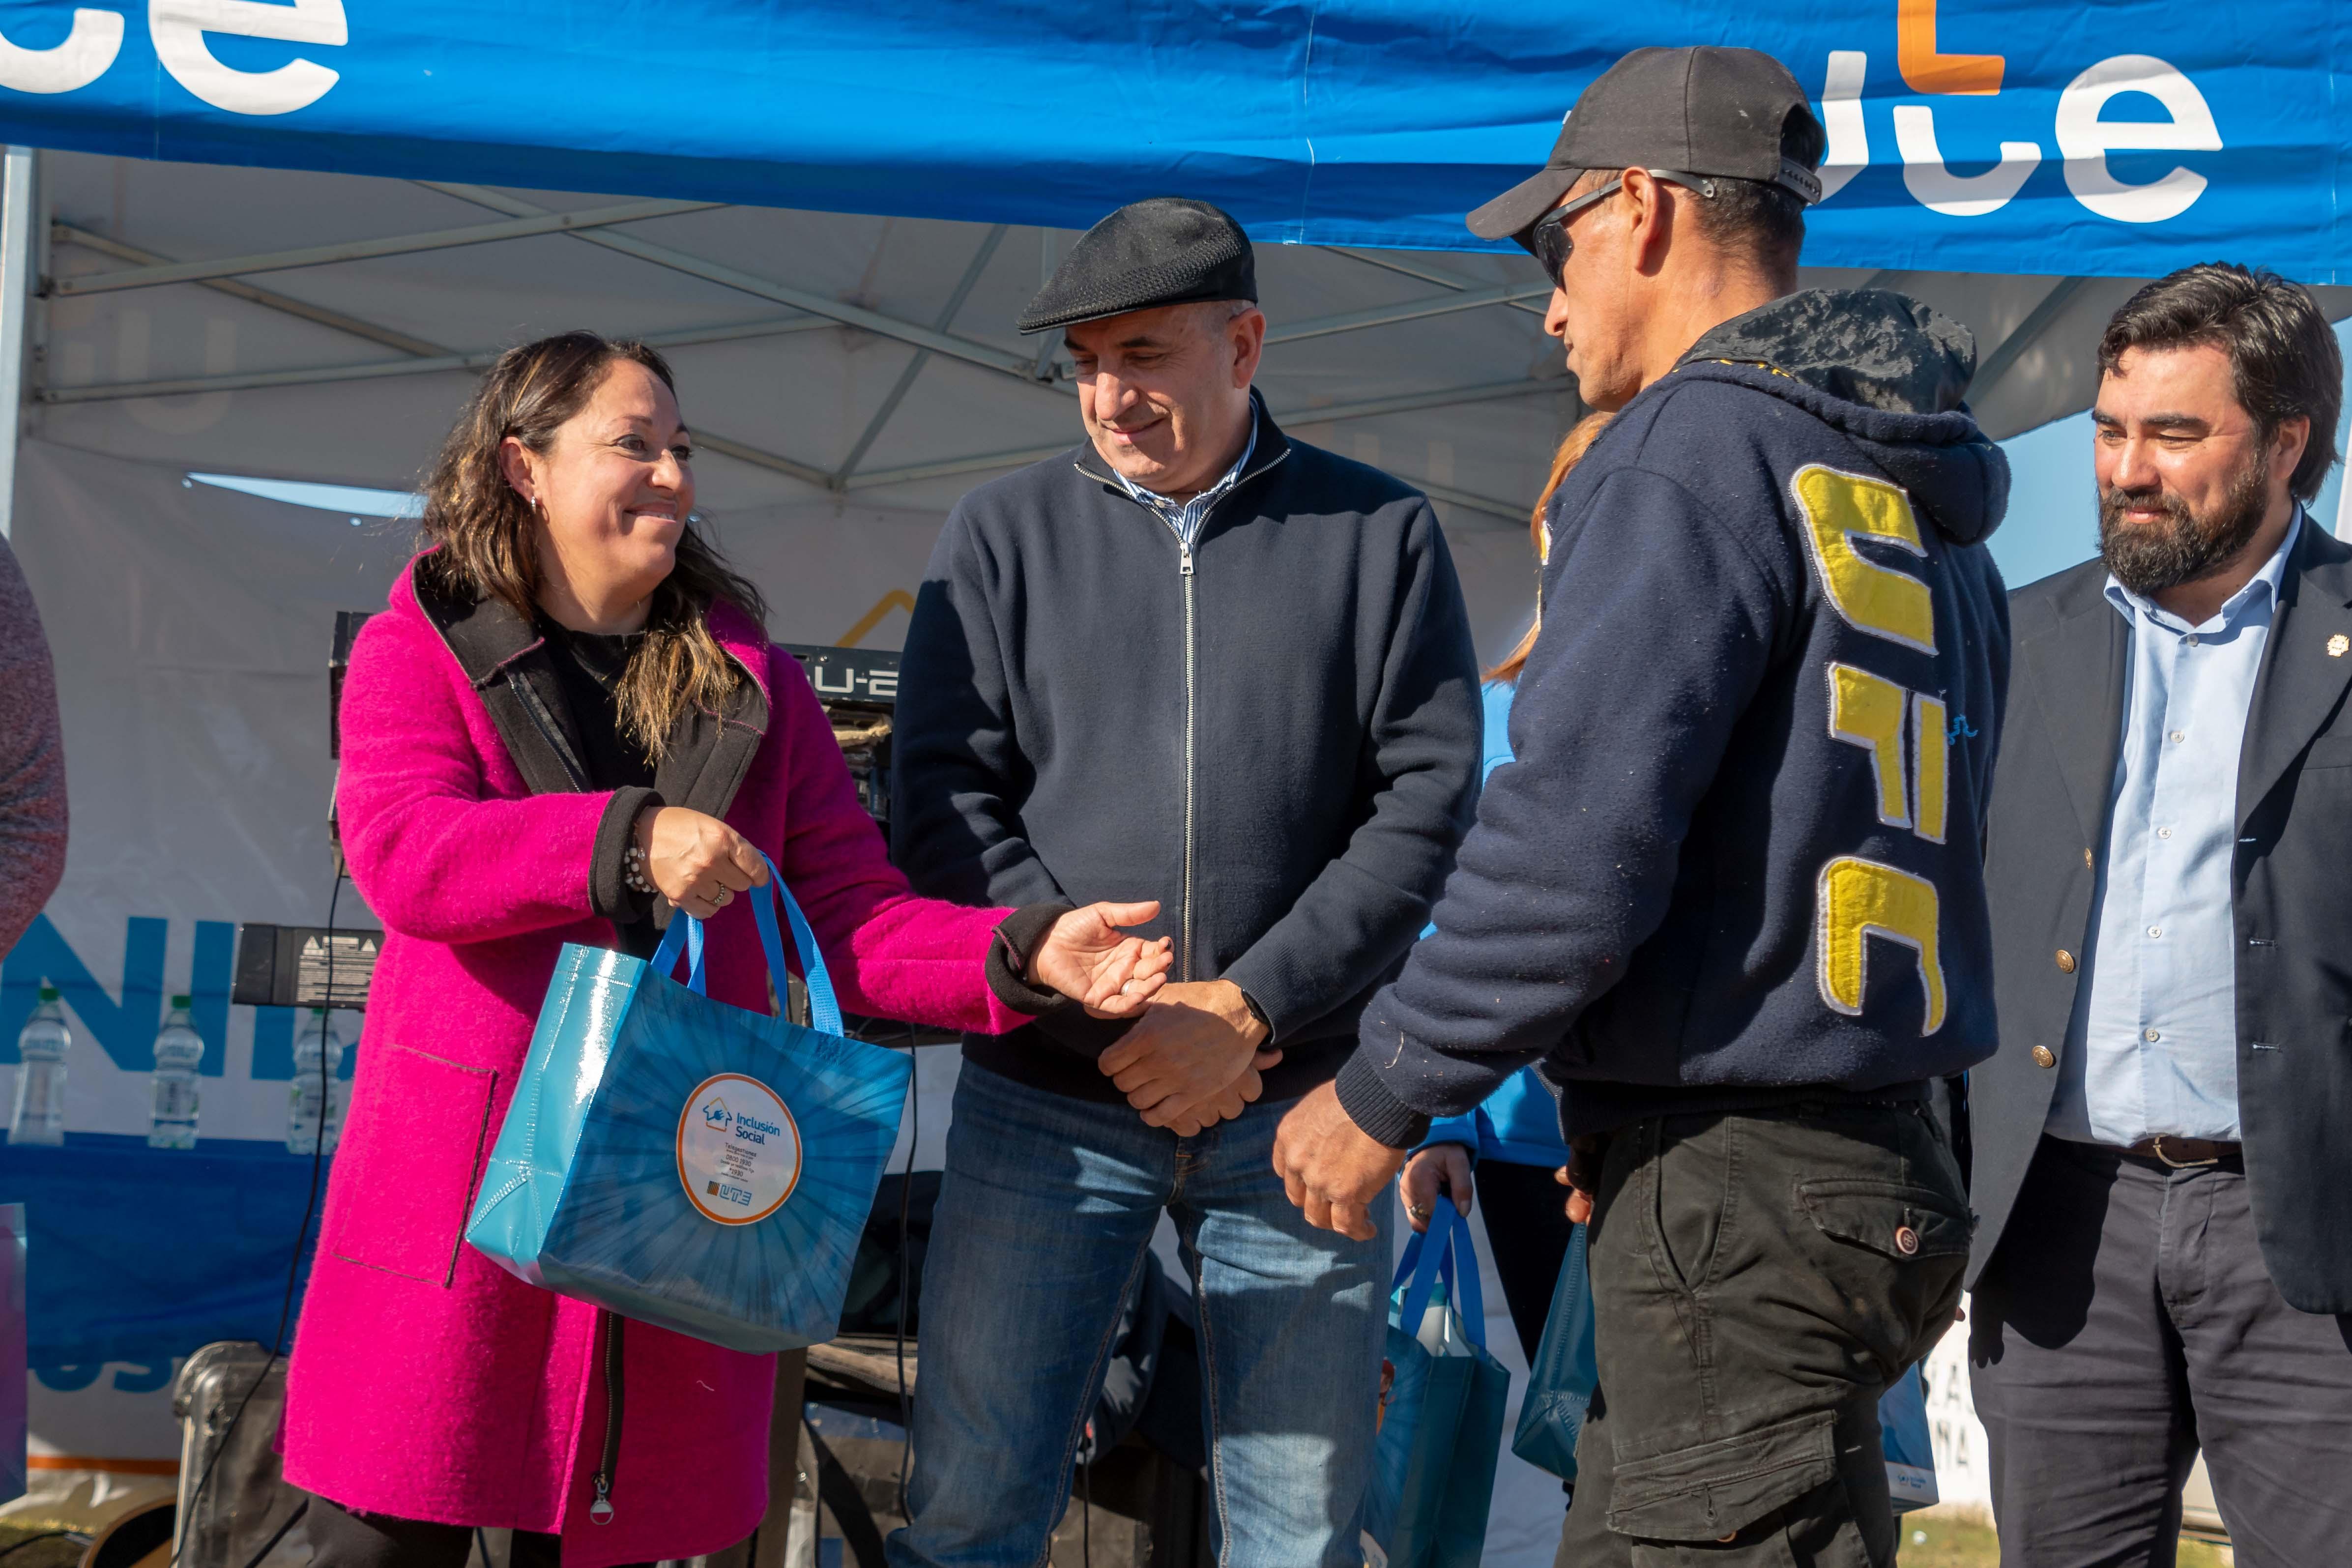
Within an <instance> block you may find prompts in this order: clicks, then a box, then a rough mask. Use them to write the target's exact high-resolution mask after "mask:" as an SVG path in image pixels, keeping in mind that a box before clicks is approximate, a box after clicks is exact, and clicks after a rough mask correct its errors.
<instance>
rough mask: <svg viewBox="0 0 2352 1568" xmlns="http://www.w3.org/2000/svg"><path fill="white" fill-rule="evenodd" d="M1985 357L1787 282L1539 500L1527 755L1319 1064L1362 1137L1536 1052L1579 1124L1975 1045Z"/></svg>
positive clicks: (1985, 927)
mask: <svg viewBox="0 0 2352 1568" xmlns="http://www.w3.org/2000/svg"><path fill="white" fill-rule="evenodd" d="M1974 361H1975V347H1974V342H1973V340H1971V339H1970V338H1969V334H1968V331H1967V329H1965V328H1963V327H1960V326H1958V325H1957V324H1956V323H1953V322H1949V321H1945V320H1943V319H1942V318H1940V317H1937V316H1936V315H1935V314H1934V313H1933V312H1932V311H1930V310H1927V308H1926V307H1925V306H1922V305H1918V304H1916V303H1914V302H1913V301H1911V300H1906V299H1904V298H1902V297H1901V296H1899V295H1894V294H1887V293H1883V292H1876V291H1873V292H1864V293H1855V292H1843V291H1841V292H1835V293H1830V292H1821V291H1811V292H1806V293H1800V294H1795V295H1790V296H1789V297H1787V298H1784V299H1781V300H1775V301H1774V302H1772V303H1771V304H1769V305H1766V306H1763V307H1761V308H1760V309H1759V310H1754V311H1750V312H1748V314H1747V315H1745V316H1741V317H1738V318H1735V319H1734V320H1732V321H1728V322H1726V323H1725V324H1724V325H1723V326H1721V327H1718V328H1717V329H1716V330H1715V331H1712V332H1710V333H1708V334H1707V335H1706V337H1704V338H1702V339H1701V340H1700V342H1699V343H1698V344H1696V346H1695V347H1694V348H1693V349H1692V351H1691V352H1690V353H1689V354H1687V355H1686V356H1685V359H1684V360H1683V362H1682V363H1680V364H1679V365H1677V366H1676V368H1675V370H1674V371H1673V372H1672V373H1671V374H1667V375H1665V376H1664V377H1662V378H1660V380H1659V381H1658V382H1656V383H1655V384H1653V385H1651V386H1650V387H1648V388H1646V389H1644V390H1643V392H1642V394H1641V395H1639V396H1637V397H1635V398H1634V399H1633V401H1632V402H1631V403H1630V404H1628V405H1626V406H1625V408H1624V409H1623V410H1622V412H1621V413H1620V414H1619V415H1618V416H1617V418H1616V420H1615V421H1614V422H1613V423H1612V425H1611V426H1610V427H1609V428H1608V429H1607V430H1606V431H1604V432H1603V433H1602V435H1601V437H1600V439H1599V440H1598V441H1597V442H1596V443H1595V444H1594V445H1593V447H1592V448H1591V451H1590V452H1589V453H1588V454H1587V455H1586V456H1585V458H1584V459H1583V461H1582V463H1581V464H1580V465H1579V466H1578V468H1576V470H1575V471H1574V472H1573V473H1572V474H1571V475H1570V478H1569V479H1568V481H1567V483H1566V484H1564V485H1563V486H1562V487H1561V489H1560V491H1559V495H1558V496H1557V498H1556V500H1555V509H1554V511H1553V513H1552V527H1553V530H1554V532H1553V544H1552V550H1551V553H1550V560H1549V564H1548V565H1547V566H1546V568H1545V571H1544V579H1543V581H1544V608H1543V629H1542V633H1541V635H1540V636H1539V637H1538V639H1537V641H1536V646H1535V649H1534V652H1533V653H1532V654H1531V655H1530V657H1529V658H1528V662H1527V668H1526V671H1525V673H1524V675H1523V676H1522V677H1521V679H1520V681H1519V688H1518V693H1517V700H1515V701H1514V702H1513V704H1512V707H1511V719H1510V736H1511V748H1512V751H1513V752H1514V754H1515V756H1516V757H1517V761H1515V762H1512V763H1506V764H1504V765H1503V766H1501V767H1499V768H1497V769H1496V771H1495V772H1494V773H1493V774H1492V775H1490V777H1489V778H1488V779H1487V781H1486V793H1485V795H1484V797H1483V799H1482V801H1481V804H1480V805H1479V808H1478V818H1477V825H1476V826H1475V828H1474V829H1473V830H1472V831H1471V833H1470V836H1469V837H1468V838H1467V839H1466V840H1465V843H1464V845H1463V848H1462V853H1461V864H1460V867H1459V868H1458V869H1457V870H1456V871H1455V872H1454V876H1453V878H1452V879H1451V880H1449V881H1448V882H1447V884H1446V888H1445V893H1444V898H1443V899H1442V900H1440V902H1439V904H1438V906H1437V910H1436V916H1435V922H1436V931H1435V932H1434V933H1433V935H1431V936H1430V937H1428V938H1427V939H1426V940H1424V941H1423V942H1421V943H1420V944H1419V945H1418V946H1417V947H1416V948H1415V949H1414V950H1413V953H1412V960H1411V962H1410V963H1408V964H1407V965H1406V967H1405V969H1404V972H1403V973H1402V976H1401V977H1400V978H1399V979H1398V980H1397V982H1396V983H1395V984H1393V985H1391V986H1390V987H1388V988H1387V989H1386V990H1384V991H1382V992H1381V994H1380V995H1379V996H1378V997H1376V998H1375V999H1374V1000H1373V1002H1372V1004H1371V1005H1370V1007H1369V1008H1368V1009H1367V1010H1366V1012H1365V1015H1364V1020H1363V1026H1362V1031H1361V1043H1360V1047H1359V1048H1358V1051H1357V1053H1356V1055H1355V1056H1354V1057H1353V1058H1351V1059H1350V1060H1349V1063H1348V1065H1347V1067H1346V1068H1345V1069H1344V1070H1343V1071H1342V1073H1341V1074H1340V1076H1339V1084H1338V1087H1339V1094H1340V1099H1341V1102H1342V1103H1343V1104H1344V1105H1345V1106H1346V1107H1347V1109H1348V1111H1349V1115H1350V1116H1351V1117H1352V1118H1353V1119H1354V1120H1355V1121H1356V1122H1357V1123H1358V1124H1359V1125H1360V1126H1361V1127H1362V1128H1363V1129H1364V1131H1367V1132H1369V1133H1370V1134H1371V1135H1372V1136H1373V1137H1375V1138H1378V1139H1380V1140H1381V1141H1382V1142H1386V1143H1389V1144H1391V1145H1394V1146H1397V1147H1403V1146H1406V1145H1409V1144H1411V1143H1412V1142H1414V1141H1416V1140H1417V1139H1418V1138H1419V1136H1420V1135H1421V1129H1422V1126H1423V1119H1424V1118H1426V1117H1429V1116H1433V1115H1449V1114H1455V1113H1459V1112H1461V1111H1464V1110H1468V1109H1470V1108H1471V1107H1472V1106H1474V1105H1476V1104H1477V1103H1478V1102H1479V1101H1480V1100H1484V1099H1485V1098H1486V1095H1487V1093H1488V1091H1489V1090H1491V1089H1493V1088H1494V1087H1495V1086H1496V1084H1498V1083H1500V1082H1501V1081H1502V1080H1503V1079H1506V1078H1507V1077H1508V1076H1509V1075H1510V1074H1511V1073H1512V1072H1514V1071H1515V1070H1517V1068H1520V1067H1522V1066H1524V1065H1526V1064H1527V1063H1529V1062H1538V1063H1540V1067H1539V1068H1538V1071H1539V1073H1540V1075H1541V1076H1542V1077H1543V1078H1544V1079H1545V1080H1546V1081H1547V1082H1548V1083H1549V1084H1550V1085H1551V1086H1552V1087H1553V1089H1555V1090H1556V1091H1557V1092H1558V1093H1559V1096H1560V1110H1561V1124H1562V1128H1563V1130H1564V1131H1566V1132H1567V1133H1568V1134H1569V1135H1570V1136H1571V1137H1573V1136H1576V1135H1579V1134H1581V1133H1587V1132H1595V1131H1606V1130H1609V1129H1611V1128H1614V1127H1618V1126H1622V1125H1623V1124H1625V1123H1627V1122H1629V1121H1634V1120H1636V1119H1638V1118H1641V1117H1643V1116H1649V1115H1657V1114H1664V1113H1668V1112H1673V1111H1701V1110H1733V1109H1739V1108H1743V1107H1754V1106H1758V1105H1762V1104H1769V1103H1775V1102H1786V1101H1789V1100H1802V1099H1804V1098H1806V1097H1807V1096H1808V1095H1809V1094H1811V1095H1815V1096H1818V1095H1820V1094H1822V1093H1823V1092H1824V1091H1827V1092H1829V1093H1831V1094H1833V1095H1834V1094H1839V1093H1844V1092H1864V1093H1866V1092H1868V1091H1873V1090H1889V1091H1893V1090H1897V1089H1900V1090H1903V1091H1911V1090H1913V1089H1914V1086H1918V1085H1922V1084H1923V1083H1924V1082H1925V1081H1926V1080H1929V1079H1935V1078H1939V1077H1945V1076H1948V1075H1950V1074H1954V1073H1958V1072H1959V1071H1960V1070H1962V1069H1963V1068H1967V1067H1968V1066H1969V1064H1971V1063H1973V1062H1978V1061H1981V1060H1983V1059H1984V1058H1986V1057H1988V1056H1990V1054H1991V1053H1992V1049H1993V1045H1994V1025H1993V1005H1992V968H1991V955H1990V926H1989V923H1988V919H1987V915H1986V905H1985V889H1984V877H1983V868H1982V864H1981V860H1980V854H1981V848H1982V838H1981V834H1982V822H1983V811H1984V802H1985V795H1986V792H1987V788H1988V786H1989V784H1990V773H1991V769H1992V762H1993V750H1994V745H1995V742H1996V731H1997V730H1998V728H1999V725H2000V714H2001V703H2002V699H2003V695H2004V693H2005V690H2006V689H2007V685H2008V671H2009V624H2008V609H2007V605H2006V602H2005V600H2004V598H2003V595H2002V592H2001V585H2000V574H1999V573H1998V572H1997V571H1996V569H1995V568H1994V566H1993V563H1992V560H1991V557H1990V553H1989V552H1987V551H1986V550H1985V548H1984V547H1983V544H1982V541H1983V539H1984V538H1985V536H1986V535H1987V534H1989V533H1990V531H1992V529H1993V527H1994V526H1995V525H1996V524H1997V523H1998V522H1999V521H2000V515H2001V511H2002V509H2003V507H2004V505H2005V504H2006V501H2007V498H2008V487H2009V469H2008V465H2007V462H2006V459H2005V458H2003V457H2002V455H2001V452H2000V448H1999V447H1995V446H1994V445H1992V443H1991V442H1990V441H1989V440H1988V439H1986V437H1984V435H1983V434H1982V433H1981V432H1980V431H1979V429H1978V428H1977V426H1976V423H1975V421H1974V420H1973V419H1972V418H1971V417H1970V416H1969V414H1968V413H1967V411H1966V409H1965V407H1964V405H1962V404H1961V402H1960V396H1961V394H1962V392H1963V391H1964V389H1965V388H1966V386H1967V384H1968V381H1969V375H1970V374H1972V372H1973V369H1974Z"/></svg>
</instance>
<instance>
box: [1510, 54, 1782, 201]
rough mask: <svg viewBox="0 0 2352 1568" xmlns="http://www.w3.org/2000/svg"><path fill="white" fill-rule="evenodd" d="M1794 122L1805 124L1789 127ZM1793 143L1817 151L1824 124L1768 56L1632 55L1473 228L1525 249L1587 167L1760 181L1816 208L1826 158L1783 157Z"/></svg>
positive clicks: (1586, 95)
mask: <svg viewBox="0 0 2352 1568" xmlns="http://www.w3.org/2000/svg"><path fill="white" fill-rule="evenodd" d="M1792 120H1798V121H1801V128H1792V127H1791V126H1790V121H1792ZM1792 129H1793V130H1794V134H1793V135H1789V134H1788V133H1789V132H1791V130H1792ZM1784 136H1785V137H1786V141H1785V142H1784ZM1790 143H1793V144H1795V145H1799V146H1802V147H1804V148H1806V149H1807V150H1809V151H1812V150H1814V149H1818V148H1820V147H1821V145H1822V131H1821V125H1820V122H1819V121H1816V120H1815V119H1814V118H1813V110H1812V106H1811V104H1810V103H1808V102H1807V101H1806V100H1805V89H1803V88H1801V87H1799V86H1798V85H1797V79H1796V78H1795V77H1793V76H1790V74H1789V68H1788V67H1786V66H1784V65H1782V64H1781V63H1780V61H1779V60H1776V59H1774V58H1772V57H1771V56H1770V55H1768V54H1764V53H1762V52H1761V51H1759V50H1756V49H1731V48H1717V47H1712V46H1703V47H1696V48H1681V49H1668V48H1658V47H1651V48H1643V49H1635V50H1633V52H1632V53H1630V54H1628V55H1626V56H1624V57H1623V58H1622V59H1620V60H1619V61H1618V62H1617V63H1616V64H1615V65H1613V66H1611V67H1610V68H1608V69H1607V70H1605V71H1602V72H1601V75H1600V76H1599V77H1598V78H1597V79H1594V81H1593V83H1592V85H1591V86H1590V87H1588V88H1586V89H1584V92H1583V94H1582V96H1580V98H1578V99H1577V100H1576V104H1575V107H1574V108H1572V109H1570V110H1569V111H1568V115H1567V118H1566V119H1565V120H1563V121H1561V123H1560V130H1559V141H1557V142H1553V143H1552V149H1551V156H1550V157H1549V159H1547V160H1545V162H1544V166H1543V167H1542V168H1541V169H1540V170H1538V172H1537V173H1536V174H1532V175H1530V176H1529V177H1528V178H1527V179H1525V180H1522V181H1520V182H1519V183H1518V184H1516V185H1514V186H1512V187H1511V188H1510V189H1509V190H1507V191H1505V192H1504V193H1503V194H1502V195H1499V196H1496V198H1495V199H1494V200H1493V201H1491V202H1488V203H1487V204H1486V205H1485V206H1483V207H1480V208H1479V209H1478V210H1477V211H1476V212H1474V213H1472V214H1471V215H1470V217H1469V226H1470V232H1471V233H1473V234H1475V235H1476V236H1478V237H1480V238H1482V239H1503V238H1506V237H1508V238H1513V239H1517V240H1518V241H1519V243H1520V244H1522V245H1525V244H1526V243H1527V238H1526V236H1527V231H1528V229H1529V228H1530V227H1532V226H1534V224H1535V221H1536V220H1537V219H1538V218H1539V217H1541V216H1544V214H1546V213H1548V212H1549V211H1551V209H1552V208H1553V207H1555V206H1558V205H1559V199H1560V197H1562V196H1564V195H1568V191H1569V187H1570V186H1571V185H1573V184H1576V182H1577V181H1578V179H1580V177H1581V176H1582V175H1583V174H1584V172H1585V171H1586V170H1587V169H1635V168H1639V169H1667V170H1672V171H1675V172H1676V173H1680V174H1714V175H1716V176H1717V177H1718V178H1724V179H1735V180H1756V181H1759V182H1761V183H1763V184H1772V185H1779V186H1780V187H1781V188H1782V189H1784V190H1786V191H1788V192H1790V194H1791V195H1795V196H1796V197H1797V199H1798V200H1800V201H1801V202H1804V203H1805V204H1806V205H1811V204H1813V203H1814V202H1817V201H1820V200H1821V199H1822V182H1821V176H1820V175H1818V174H1815V173H1814V172H1813V171H1814V169H1815V168H1817V167H1819V165H1820V163H1821V161H1822V155H1821V153H1820V152H1819V151H1812V156H1811V159H1810V161H1805V160H1800V159H1796V158H1791V157H1790V156H1788V154H1787V152H1786V151H1785V147H1786V145H1788V144H1790Z"/></svg>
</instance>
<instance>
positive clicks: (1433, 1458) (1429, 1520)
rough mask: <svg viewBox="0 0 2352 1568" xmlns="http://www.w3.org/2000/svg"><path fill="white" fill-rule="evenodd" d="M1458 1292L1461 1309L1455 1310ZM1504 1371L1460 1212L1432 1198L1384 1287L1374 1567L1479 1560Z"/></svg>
mask: <svg viewBox="0 0 2352 1568" xmlns="http://www.w3.org/2000/svg"><path fill="white" fill-rule="evenodd" d="M1456 1302H1458V1303H1459V1305H1460V1310H1455V1303H1456ZM1510 1384H1511V1374H1510V1373H1508V1372H1507V1371H1505V1370H1504V1368H1503V1365H1502V1363H1500V1362H1497V1361H1496V1359H1495V1358H1494V1357H1493V1356H1491V1355H1489V1354H1487V1353H1486V1313H1485V1310H1484V1303H1483V1301H1482V1300H1481V1299H1480V1294H1479V1286H1478V1259H1477V1256H1476V1254H1475V1252H1473V1251H1472V1249H1471V1245H1470V1231H1469V1227H1468V1225H1467V1223H1466V1222H1465V1220H1464V1219H1463V1218H1462V1216H1461V1215H1459V1214H1458V1213H1456V1212H1455V1210H1454V1205H1451V1204H1438V1205H1434V1210H1433V1213H1432V1214H1431V1215H1430V1220H1429V1230H1428V1232H1427V1233H1426V1234H1425V1235H1422V1236H1416V1237H1413V1238H1412V1240H1411V1241H1410V1242H1408V1243H1407V1244H1406V1245H1405V1249H1404V1256H1403V1257H1402V1258H1399V1259H1398V1260H1397V1271H1396V1279H1395V1281H1394V1282H1393V1285H1392V1287H1391V1295H1390V1298H1389V1330H1388V1347H1387V1352H1386V1360H1385V1363H1384V1364H1383V1366H1382V1368H1381V1385H1382V1386H1381V1417H1380V1428H1379V1437H1378V1440H1377V1443H1376V1445H1375V1447H1374V1451H1373V1460H1372V1483H1371V1486H1370V1488H1369V1489H1367V1491H1366V1494H1365V1498H1364V1539H1365V1545H1366V1547H1367V1551H1366V1553H1365V1555H1366V1559H1367V1561H1369V1562H1370V1563H1373V1564H1375V1568H1477V1563H1478V1560H1479V1558H1480V1556H1481V1555H1482V1554H1483V1552H1484V1551H1485V1549H1486V1514H1487V1510H1488V1507H1489V1505H1490V1504H1491V1503H1492V1502H1493V1500H1494V1494H1495V1464H1496V1460H1497V1459H1498V1458H1500V1457H1501V1450H1502V1446H1503V1407H1504V1405H1506V1404H1507V1402H1508V1399H1509V1394H1510Z"/></svg>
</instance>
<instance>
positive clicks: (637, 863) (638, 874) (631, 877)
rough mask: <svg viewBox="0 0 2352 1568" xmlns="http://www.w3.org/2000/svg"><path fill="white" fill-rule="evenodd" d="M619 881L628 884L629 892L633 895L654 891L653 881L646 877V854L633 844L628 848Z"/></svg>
mask: <svg viewBox="0 0 2352 1568" xmlns="http://www.w3.org/2000/svg"><path fill="white" fill-rule="evenodd" d="M621 880H622V881H624V882H625V883H626V884H628V889H629V891H631V892H633V893H650V892H652V891H653V890H654V884H653V879H652V878H650V877H648V876H646V852H645V851H644V850H642V849H640V848H638V847H636V846H635V845H634V844H632V845H630V846H629V854H628V863H627V866H626V867H625V869H624V870H623V871H622V873H621Z"/></svg>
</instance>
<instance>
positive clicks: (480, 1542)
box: [474, 1525, 760, 1568]
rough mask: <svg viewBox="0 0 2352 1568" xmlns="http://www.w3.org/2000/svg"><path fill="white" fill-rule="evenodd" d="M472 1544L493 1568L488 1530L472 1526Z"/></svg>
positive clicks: (487, 1567)
mask: <svg viewBox="0 0 2352 1568" xmlns="http://www.w3.org/2000/svg"><path fill="white" fill-rule="evenodd" d="M759 1539H760V1532H759V1531H756V1530H755V1531H752V1532H751V1540H752V1541H753V1542H754V1543H756V1542H758V1541H759ZM474 1544H475V1545H476V1546H478V1547H480V1548H481V1550H482V1568H494V1564H492V1563H491V1562H490V1537H489V1532H488V1531H486V1530H484V1529H483V1528H482V1527H481V1526H480V1525H476V1526H474ZM745 1561H746V1562H749V1561H750V1559H748V1558H747V1559H745Z"/></svg>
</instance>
